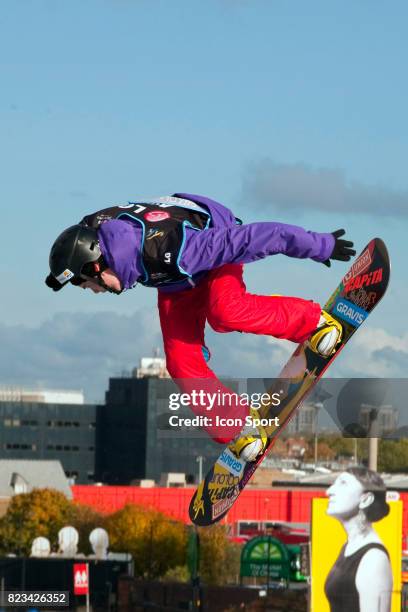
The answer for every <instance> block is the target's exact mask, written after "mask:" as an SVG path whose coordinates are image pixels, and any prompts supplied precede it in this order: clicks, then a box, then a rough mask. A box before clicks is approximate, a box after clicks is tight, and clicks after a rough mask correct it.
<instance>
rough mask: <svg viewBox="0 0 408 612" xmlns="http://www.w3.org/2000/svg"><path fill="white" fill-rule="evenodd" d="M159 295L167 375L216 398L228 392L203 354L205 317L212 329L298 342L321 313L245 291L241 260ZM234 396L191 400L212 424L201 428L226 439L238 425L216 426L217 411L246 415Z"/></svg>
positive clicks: (187, 389)
mask: <svg viewBox="0 0 408 612" xmlns="http://www.w3.org/2000/svg"><path fill="white" fill-rule="evenodd" d="M158 294H159V295H158V306H159V314H160V324H161V329H162V333H163V342H164V351H165V354H166V363H167V369H168V371H169V374H170V376H171V377H172V378H173V379H176V381H175V382H176V383H177V384H178V386H179V388H180V389H181V391H182V392H183V393H190V394H191V392H192V391H193V390H197V389H203V390H204V391H205V392H206V393H217V394H218V395H217V397H219V394H220V393H228V394H229V396H231V394H233V392H232V391H231V390H230V389H228V388H227V387H225V386H224V385H223V384H222V383H221V382H220V381H219V380H218V379H217V377H216V376H215V374H214V372H213V371H212V370H211V369H210V368H209V367H208V365H207V362H206V360H205V358H204V354H203V347H205V340H204V328H205V324H206V321H208V323H209V324H210V326H211V327H212V328H213V329H214V330H215V331H217V332H222V333H225V332H232V331H239V332H245V333H252V334H263V335H268V336H274V337H275V338H284V339H286V340H292V341H293V342H297V343H298V342H303V341H304V340H306V338H308V336H309V335H310V334H311V332H312V331H313V330H314V329H316V327H317V324H318V321H319V317H320V312H321V307H320V306H319V304H316V303H315V302H312V301H308V300H303V299H301V298H296V297H283V296H266V295H254V294H251V293H247V291H246V287H245V284H244V281H243V265H241V264H226V265H224V266H221V267H220V268H216V269H215V270H212V271H210V272H209V273H208V274H207V275H206V276H205V277H204V279H202V280H201V281H200V283H199V284H198V285H197V286H196V287H194V288H193V289H186V290H184V291H179V292H175V293H165V292H161V291H159V292H158ZM198 379H200V380H198ZM201 397H202V396H201ZM214 397H215V396H214ZM233 397H234V399H233V400H231V399H230V400H229V401H228V405H226V404H225V403H223V402H216V403H215V404H214V405H212V406H211V411H210V410H209V405H208V403H207V402H205V401H204V402H201V403H200V404H199V405H197V404H193V403H190V408H191V409H192V410H193V411H194V413H195V414H196V415H199V416H207V417H209V421H210V422H211V423H210V424H207V425H206V426H205V429H206V430H207V431H208V433H209V434H210V436H211V437H212V438H213V439H214V440H217V441H218V442H222V443H226V442H229V441H230V440H231V439H232V438H234V437H235V436H236V435H237V434H238V433H239V431H240V430H241V429H242V427H241V426H240V425H239V424H237V425H236V426H235V425H232V426H228V427H226V426H217V425H216V418H215V417H216V416H217V415H222V416H223V417H225V416H227V417H228V418H232V419H234V420H236V421H237V422H238V423H239V419H245V416H246V415H247V414H248V410H249V408H248V404H245V403H242V402H240V401H239V399H240V398H239V396H238V395H236V394H233Z"/></svg>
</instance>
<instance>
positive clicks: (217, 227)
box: [98, 193, 334, 292]
mask: <svg viewBox="0 0 408 612" xmlns="http://www.w3.org/2000/svg"><path fill="white" fill-rule="evenodd" d="M174 195H175V196H177V197H180V198H185V199H187V200H191V201H193V202H196V203H197V204H199V205H200V206H204V207H206V208H207V209H208V211H209V212H210V214H211V218H212V221H211V226H210V228H209V229H206V230H203V231H196V230H193V229H190V228H186V238H185V241H184V244H183V246H182V251H181V257H180V265H181V267H182V269H183V270H185V271H186V272H188V273H189V274H190V275H191V279H189V280H185V281H184V280H183V281H181V282H180V281H179V282H177V283H174V284H170V285H167V286H166V287H165V288H164V287H163V288H160V291H166V292H168V291H181V290H183V289H186V288H187V287H191V286H192V285H193V286H194V284H196V283H197V282H198V281H199V280H200V279H201V278H202V277H203V276H204V274H205V273H206V272H208V271H209V270H212V269H214V268H218V267H220V266H222V265H223V264H227V263H249V262H251V261H256V260H257V259H263V258H264V257H267V256H268V255H276V254H278V253H282V254H283V255H288V256H289V257H297V258H310V259H313V260H315V261H320V262H321V261H325V260H326V259H328V258H329V256H330V255H331V253H332V251H333V248H334V237H333V236H332V234H329V233H328V234H322V233H318V232H309V231H306V230H304V229H303V228H301V227H298V226H295V225H287V224H284V223H274V222H269V221H266V222H261V223H249V224H246V225H237V224H236V219H235V217H234V215H233V213H232V212H231V211H230V210H229V209H228V208H226V207H225V206H223V205H222V204H219V203H218V202H215V201H214V200H211V199H210V198H205V197H203V196H199V195H192V194H187V193H176V194H174ZM98 235H99V242H100V247H101V251H102V254H103V257H104V259H105V261H106V263H107V265H108V266H109V267H110V268H111V269H112V270H113V271H114V272H115V273H116V274H117V276H118V277H119V279H120V281H121V283H122V286H123V287H124V288H125V289H129V288H131V287H133V286H134V285H135V283H137V281H138V279H139V278H140V277H142V276H143V271H142V262H141V246H142V244H141V242H142V230H141V228H140V226H139V225H138V224H136V223H133V222H132V221H131V220H130V219H129V220H122V219H112V220H109V221H105V222H104V223H102V225H101V226H100V228H99V230H98ZM189 281H190V282H189Z"/></svg>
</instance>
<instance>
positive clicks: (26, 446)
mask: <svg viewBox="0 0 408 612" xmlns="http://www.w3.org/2000/svg"><path fill="white" fill-rule="evenodd" d="M4 448H5V449H6V450H28V451H36V450H37V445H36V444H11V443H8V444H4Z"/></svg>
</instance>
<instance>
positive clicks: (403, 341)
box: [336, 327, 408, 378]
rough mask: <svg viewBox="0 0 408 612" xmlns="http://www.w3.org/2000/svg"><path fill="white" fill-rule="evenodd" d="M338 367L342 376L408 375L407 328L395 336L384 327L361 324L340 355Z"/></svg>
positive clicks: (403, 376) (402, 376) (393, 376)
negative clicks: (361, 326)
mask: <svg viewBox="0 0 408 612" xmlns="http://www.w3.org/2000/svg"><path fill="white" fill-rule="evenodd" d="M336 364H337V362H336ZM338 371H340V375H341V376H376V377H384V378H385V377H389V378H400V377H401V378H405V377H407V376H408V332H406V333H404V334H402V335H400V336H394V335H392V334H390V333H389V332H387V331H386V330H385V329H382V328H372V327H367V328H362V329H361V330H359V331H358V333H357V334H356V335H355V337H354V338H352V339H351V340H350V345H349V347H346V348H345V349H344V352H343V353H341V355H340V356H339V362H338V368H337V370H336V373H337V372H338Z"/></svg>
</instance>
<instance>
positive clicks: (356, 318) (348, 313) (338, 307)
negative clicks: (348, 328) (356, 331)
mask: <svg viewBox="0 0 408 612" xmlns="http://www.w3.org/2000/svg"><path fill="white" fill-rule="evenodd" d="M333 314H335V315H336V316H338V317H339V318H340V319H343V321H346V322H347V323H350V325H352V326H353V327H359V325H361V324H362V323H363V321H364V320H365V319H366V317H367V312H366V311H365V310H363V309H362V308H360V307H359V306H356V304H353V303H352V302H349V301H348V300H345V299H344V298H338V299H337V300H336V302H335V304H334V308H333Z"/></svg>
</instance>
